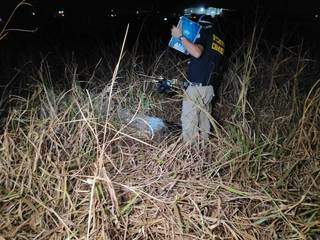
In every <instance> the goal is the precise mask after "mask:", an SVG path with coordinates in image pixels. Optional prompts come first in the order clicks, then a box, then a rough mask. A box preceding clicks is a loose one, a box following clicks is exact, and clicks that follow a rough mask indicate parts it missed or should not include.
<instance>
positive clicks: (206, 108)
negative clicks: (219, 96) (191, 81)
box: [181, 86, 214, 143]
mask: <svg viewBox="0 0 320 240" xmlns="http://www.w3.org/2000/svg"><path fill="white" fill-rule="evenodd" d="M213 97H214V91H213V87H212V86H204V87H200V86H199V87H198V86H189V87H188V88H187V90H186V96H185V98H184V100H183V104H182V114H181V123H182V139H183V141H184V142H192V143H194V142H196V141H197V139H198V138H199V136H200V137H201V138H202V139H205V140H206V139H208V138H209V133H210V121H209V117H208V116H209V115H210V110H211V100H212V98H213Z"/></svg>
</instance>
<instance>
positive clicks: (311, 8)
mask: <svg viewBox="0 0 320 240" xmlns="http://www.w3.org/2000/svg"><path fill="white" fill-rule="evenodd" d="M18 2H20V1H18V0H1V3H0V13H1V15H2V16H3V15H5V14H8V13H9V12H10V10H12V9H13V7H14V6H15V5H16V4H17V3H18ZM29 2H30V3H32V4H33V5H34V6H35V8H37V9H38V10H39V11H41V12H43V13H46V12H50V11H52V10H54V9H56V8H59V7H64V8H66V9H69V11H75V12H79V13H85V12H86V13H99V12H101V11H102V10H105V9H107V8H113V7H115V8H120V9H138V8H156V9H159V10H163V11H165V10H172V9H174V8H181V7H186V6H188V5H191V4H193V3H199V4H204V5H206V4H210V5H211V4H212V5H213V6H216V7H223V8H230V9H245V8H250V7H251V6H253V5H256V4H258V5H260V6H261V7H262V8H265V9H266V10H268V11H271V12H276V13H279V12H281V13H283V14H287V13H293V14H308V13H317V12H320V2H319V1H311V0H309V1H297V0H260V1H259V0H241V1H240V0H212V1H192V0H185V1H168V0H161V1H160V0H138V1H123V0H117V1H109V0H108V1H106V0H92V1H85V0H29Z"/></svg>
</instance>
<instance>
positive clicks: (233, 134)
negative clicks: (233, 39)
mask: <svg viewBox="0 0 320 240" xmlns="http://www.w3.org/2000/svg"><path fill="white" fill-rule="evenodd" d="M257 36H258V35H257V34H256V33H254V34H253V35H252V37H250V38H249V41H248V42H246V43H244V45H243V46H240V47H239V49H238V51H235V54H234V55H232V56H231V57H230V59H229V67H228V70H227V72H226V73H225V74H224V80H223V83H222V87H221V96H222V97H221V101H220V103H219V105H217V109H216V111H219V112H220V117H221V121H219V123H221V124H218V122H217V121H215V120H214V119H213V120H212V124H213V126H214V130H213V134H212V136H211V139H210V141H209V142H208V143H207V146H206V147H205V148H198V147H193V148H190V147H189V146H187V145H184V144H183V143H181V140H180V138H179V134H177V133H172V134H170V135H168V136H165V137H163V138H159V139H157V140H156V141H153V140H150V139H148V138H145V137H142V136H139V135H136V134H135V133H134V132H132V129H131V128H130V124H127V123H123V122H121V119H120V117H119V116H118V113H119V111H118V110H119V109H120V110H121V109H130V110H132V112H133V113H141V112H143V113H147V114H152V115H157V116H161V117H166V118H168V119H170V120H171V121H176V122H179V115H180V105H181V97H180V94H181V93H182V92H181V91H179V93H178V94H177V95H176V96H174V97H173V98H171V99H166V98H164V97H163V96H159V95H158V94H156V93H155V92H154V91H153V90H152V88H153V87H152V83H150V81H149V79H147V78H145V77H142V75H141V73H142V74H145V75H148V74H155V75H157V74H161V72H162V70H161V69H162V68H163V67H164V66H165V67H164V68H165V69H169V68H171V71H173V72H176V77H177V78H179V79H183V77H184V72H185V71H184V68H181V67H180V66H178V65H175V64H174V61H173V60H172V56H171V55H170V52H167V51H165V52H162V53H161V54H159V57H158V58H157V59H156V60H155V62H154V63H153V64H151V65H150V66H151V67H150V66H149V67H144V66H143V65H142V64H143V63H141V61H140V62H139V61H137V56H136V55H133V56H130V54H129V53H128V52H126V54H123V53H124V51H123V50H124V49H125V48H122V51H121V53H120V59H119V62H118V64H117V65H116V67H115V69H116V70H115V71H113V68H109V69H108V66H107V67H106V64H105V62H104V61H103V60H101V61H99V62H98V64H97V65H96V67H95V68H94V69H93V70H89V69H78V66H77V64H76V63H75V64H70V65H66V66H65V72H64V74H63V76H64V78H63V81H64V82H66V83H70V84H69V85H68V84H64V85H62V86H63V87H61V86H59V85H58V84H53V82H54V79H53V78H54V75H52V74H51V71H52V68H54V66H51V65H50V62H49V61H48V60H47V59H44V60H43V61H42V63H41V64H40V66H38V67H37V66H34V67H33V68H34V69H35V70H34V72H33V73H32V74H30V76H29V77H30V79H32V81H33V83H34V84H32V85H31V86H29V89H27V92H28V93H29V94H28V95H26V96H12V97H11V100H10V110H9V113H8V115H7V117H6V118H5V120H4V121H5V124H4V126H3V131H2V133H1V135H0V142H1V148H0V158H1V161H0V203H1V204H0V239H184V240H185V239H316V238H317V237H318V236H319V234H320V219H319V218H320V212H319V210H320V205H319V200H320V199H319V196H320V195H319V175H320V171H319V170H320V166H319V137H318V136H319V130H320V126H319V109H320V108H319V104H320V102H319V99H320V95H319V81H318V82H316V81H315V82H316V83H315V84H314V86H313V88H312V89H311V90H310V91H308V92H306V93H304V92H301V91H300V85H299V83H300V82H302V81H304V80H305V69H306V67H307V65H308V64H309V63H310V59H308V58H307V56H306V55H304V54H303V51H302V50H301V47H299V46H297V47H291V48H286V47H285V46H284V45H281V46H278V47H272V52H276V55H274V53H271V51H270V52H268V51H266V50H261V48H260V47H259V46H261V42H260V41H259V40H260V39H259V37H257ZM268 49H270V48H268ZM50 69H51V70H50ZM80 78H81V79H82V80H81V81H80ZM99 78H101V79H99ZM84 79H86V81H84ZM99 80H103V81H104V82H105V84H104V85H102V86H101V85H99V86H98V87H97V86H94V84H93V83H95V82H99Z"/></svg>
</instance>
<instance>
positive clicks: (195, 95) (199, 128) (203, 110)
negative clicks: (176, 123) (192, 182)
mask: <svg viewBox="0 0 320 240" xmlns="http://www.w3.org/2000/svg"><path fill="white" fill-rule="evenodd" d="M219 18H220V16H215V17H214V18H212V17H211V16H207V15H203V16H201V17H200V19H199V23H200V24H201V25H202V29H201V31H200V37H199V38H197V40H196V41H195V43H192V42H190V41H189V40H188V39H187V38H185V37H184V36H183V34H182V33H183V31H182V29H180V28H178V27H176V26H173V27H172V29H171V35H172V36H173V37H176V38H179V39H180V40H181V42H182V44H183V45H184V47H185V48H186V49H187V51H188V52H189V54H190V55H191V57H192V58H191V60H190V63H189V66H188V70H187V78H188V79H187V80H188V83H189V84H188V87H187V89H186V94H185V97H184V100H183V104H182V113H181V123H182V139H183V141H184V142H190V143H195V142H196V141H197V140H198V138H199V137H200V139H203V140H208V139H209V133H210V119H209V118H210V113H211V101H212V99H213V97H214V96H215V92H214V88H213V83H212V81H214V80H215V79H214V77H215V75H216V74H215V73H216V71H217V69H218V67H219V64H220V62H221V59H222V57H223V55H224V51H225V43H224V40H223V37H222V33H221V29H220V24H219Z"/></svg>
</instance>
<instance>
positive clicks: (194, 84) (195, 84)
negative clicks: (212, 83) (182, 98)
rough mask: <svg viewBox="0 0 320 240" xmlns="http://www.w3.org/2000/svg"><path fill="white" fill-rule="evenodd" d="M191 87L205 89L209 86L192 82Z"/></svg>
mask: <svg viewBox="0 0 320 240" xmlns="http://www.w3.org/2000/svg"><path fill="white" fill-rule="evenodd" d="M190 86H193V87H205V86H208V85H205V84H203V83H195V82H190Z"/></svg>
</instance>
